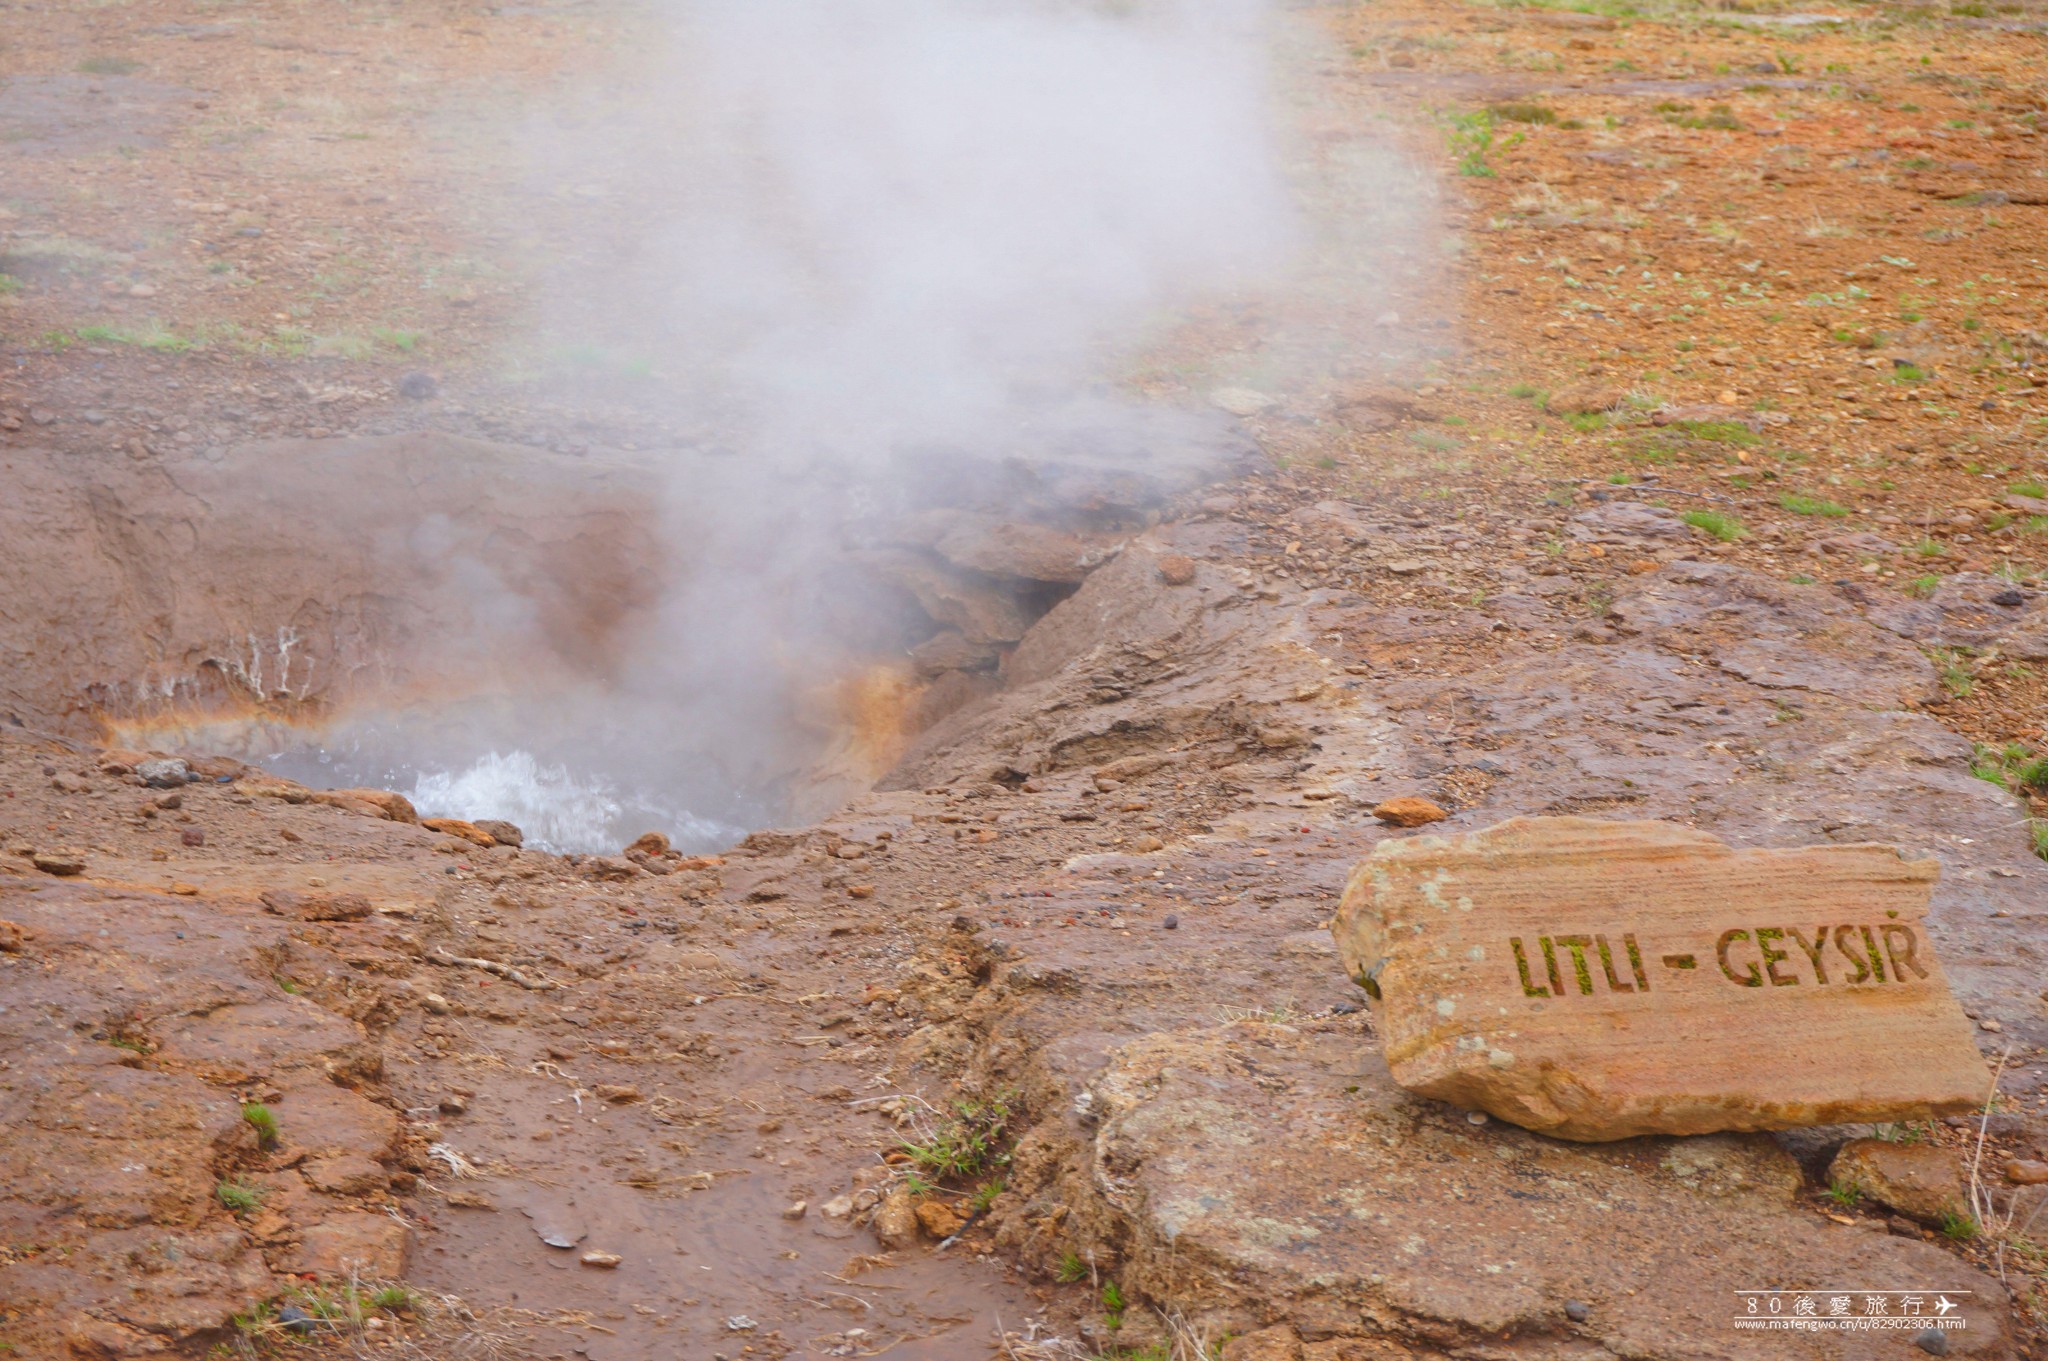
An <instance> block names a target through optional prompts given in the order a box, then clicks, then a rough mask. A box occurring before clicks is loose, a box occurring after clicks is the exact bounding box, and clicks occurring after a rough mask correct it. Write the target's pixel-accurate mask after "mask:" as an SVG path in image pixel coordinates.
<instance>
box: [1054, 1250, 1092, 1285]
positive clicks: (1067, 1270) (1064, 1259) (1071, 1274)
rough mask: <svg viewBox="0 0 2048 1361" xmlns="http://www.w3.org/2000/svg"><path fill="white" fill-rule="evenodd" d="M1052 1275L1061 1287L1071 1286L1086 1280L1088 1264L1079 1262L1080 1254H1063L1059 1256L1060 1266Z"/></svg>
mask: <svg viewBox="0 0 2048 1361" xmlns="http://www.w3.org/2000/svg"><path fill="white" fill-rule="evenodd" d="M1053 1275H1054V1276H1055V1277H1056V1278H1057V1279H1058V1280H1059V1282H1060V1284H1061V1285H1073V1284H1074V1283H1075V1282H1077V1281H1085V1280H1087V1279H1088V1264H1087V1263H1086V1262H1084V1261H1082V1260H1081V1254H1080V1253H1078V1252H1063V1253H1061V1254H1060V1264H1059V1266H1058V1268H1057V1269H1055V1270H1054V1272H1053Z"/></svg>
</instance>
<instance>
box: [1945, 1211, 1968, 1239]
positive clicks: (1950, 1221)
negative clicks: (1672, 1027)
mask: <svg viewBox="0 0 2048 1361" xmlns="http://www.w3.org/2000/svg"><path fill="white" fill-rule="evenodd" d="M1941 1236H1942V1237H1944V1238H1946V1239H1949V1240H1950V1241H1951V1242H1956V1243H1967V1242H1969V1241H1970V1240H1971V1239H1972V1238H1975V1237H1976V1236H1977V1220H1976V1217H1975V1216H1973V1215H1966V1214H1958V1213H1957V1212H1955V1211H1954V1210H1950V1211H1949V1212H1948V1213H1947V1214H1945V1215H1943V1216H1942V1217H1941Z"/></svg>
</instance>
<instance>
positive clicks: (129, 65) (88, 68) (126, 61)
mask: <svg viewBox="0 0 2048 1361" xmlns="http://www.w3.org/2000/svg"><path fill="white" fill-rule="evenodd" d="M75 69H76V70H77V71H78V73H79V74H80V75H83V76H132V75H134V74H135V73H136V72H137V71H140V70H141V69H142V63H141V62H139V61H136V60H135V59H134V58H133V57H87V58H86V59H85V60H84V61H82V62H80V63H78V65H77V67H76V68H75Z"/></svg>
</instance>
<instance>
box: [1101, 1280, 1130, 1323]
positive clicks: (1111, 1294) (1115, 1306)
mask: <svg viewBox="0 0 2048 1361" xmlns="http://www.w3.org/2000/svg"><path fill="white" fill-rule="evenodd" d="M1129 1307H1130V1302H1129V1301H1128V1300H1126V1299H1125V1298H1124V1292H1123V1290H1122V1289H1121V1288H1120V1287H1119V1286H1118V1285H1117V1283H1116V1282H1115V1281H1104V1282H1103V1283H1102V1321H1103V1322H1104V1323H1107V1324H1108V1325H1109V1326H1110V1327H1112V1328H1121V1327H1123V1326H1124V1310H1126V1309H1128V1308H1129Z"/></svg>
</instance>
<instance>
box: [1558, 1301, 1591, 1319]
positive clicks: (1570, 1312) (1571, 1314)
mask: <svg viewBox="0 0 2048 1361" xmlns="http://www.w3.org/2000/svg"><path fill="white" fill-rule="evenodd" d="M1564 1316H1565V1317H1566V1318H1568V1319H1570V1320H1571V1321H1572V1322H1573V1323H1584V1322H1585V1321H1586V1320H1587V1319H1589V1318H1591V1317H1593V1306H1592V1305H1590V1304H1588V1303H1586V1302H1585V1301H1584V1300H1566V1301H1565V1302H1564Z"/></svg>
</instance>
